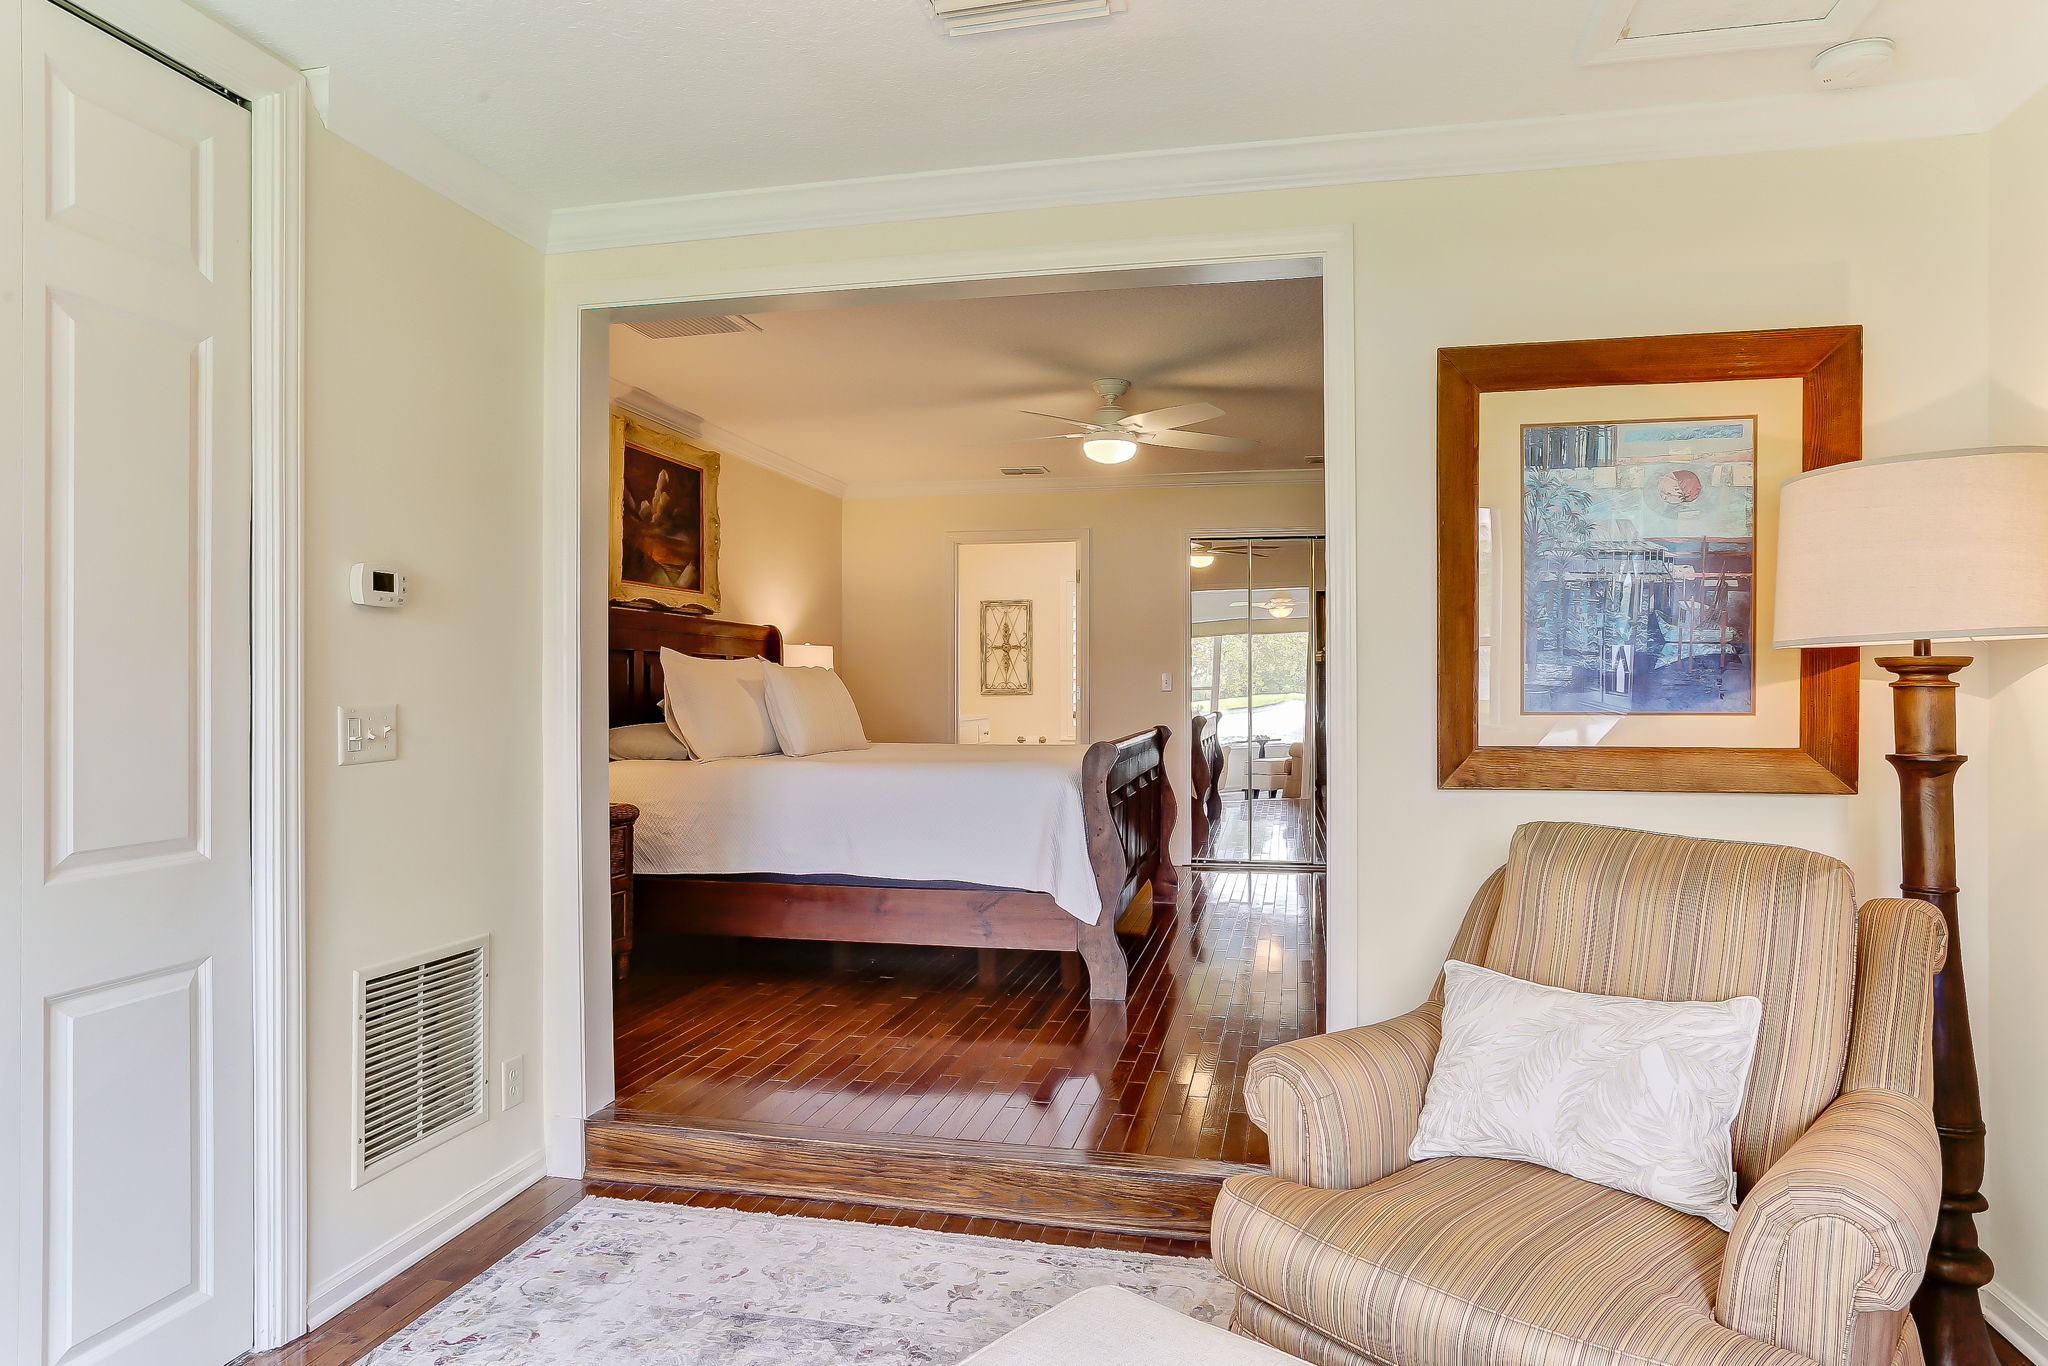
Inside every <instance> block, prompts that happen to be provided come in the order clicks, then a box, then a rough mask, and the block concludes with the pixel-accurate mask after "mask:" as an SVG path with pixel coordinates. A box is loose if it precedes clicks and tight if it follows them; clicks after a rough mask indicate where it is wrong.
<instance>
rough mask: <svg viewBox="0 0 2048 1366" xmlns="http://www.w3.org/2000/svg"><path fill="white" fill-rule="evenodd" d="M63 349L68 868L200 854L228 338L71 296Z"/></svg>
mask: <svg viewBox="0 0 2048 1366" xmlns="http://www.w3.org/2000/svg"><path fill="white" fill-rule="evenodd" d="M48 346H49V363H48V371H47V373H48V384H49V393H48V410H49V422H48V427H47V443H48V468H47V485H46V487H47V489H48V498H49V523H48V541H47V543H48V545H49V561H50V562H49V566H48V578H47V580H46V582H47V585H48V593H49V603H48V607H47V616H46V621H47V623H48V627H47V629H48V631H49V640H48V644H47V654H46V656H45V658H46V660H47V668H48V676H47V678H46V680H45V694H44V695H45V697H46V699H47V704H48V708H49V721H50V726H49V732H48V746H49V748H48V751H47V754H48V765H49V779H50V782H49V800H50V812H49V822H48V825H47V829H48V831H49V836H50V851H49V853H50V873H51V875H52V876H53V877H63V876H65V875H67V874H75V873H79V872H82V871H104V870H106V869H108V868H110V867H112V866H115V865H119V864H123V863H130V862H134V861H136V860H148V861H151V862H155V861H161V860H166V859H173V860H175V859H179V858H190V857H195V856H197V855H198V854H199V853H200V851H201V849H202V847H203V815H204V813H205V811H206V809H207V803H206V800H205V797H206V793H205V791H204V788H205V781H204V779H205V767H204V764H203V761H202V757H201V756H202V755H203V754H204V752H205V749H206V746H205V743H204V735H203V730H204V727H205V723H206V719H207V718H206V708H205V706H204V705H203V704H204V700H205V698H206V694H207V683H208V679H207V677H206V670H205V668H204V662H203V655H202V650H201V640H200V635H201V632H202V630H203V627H204V624H205V623H204V615H205V611H204V609H205V604H206V599H207V593H206V591H205V589H206V585H205V582H204V580H205V577H206V573H205V567H206V565H207V564H208V562H209V560H210V558H211V557H210V556H209V555H208V554H207V553H206V552H207V551H208V550H209V549H210V547H209V546H208V545H206V543H205V538H206V537H207V534H208V532H209V530H210V528H209V525H208V522H209V519H208V518H207V517H205V516H204V515H203V509H205V508H206V507H207V506H208V505H209V503H210V499H209V498H208V496H207V493H208V490H207V488H206V484H207V471H208V465H209V461H208V459H207V456H208V452H207V450H206V428H207V423H206V414H207V413H208V411H209V410H210V407H211V404H210V402H209V400H210V397H211V395H210V393H209V390H210V389H211V387H212V376H211V374H210V371H211V366H210V365H209V363H208V362H209V355H210V349H211V348H210V346H209V344H208V342H207V341H206V340H205V339H204V338H201V337H195V336H192V335H191V334H190V333H189V332H188V331H187V330H186V329H184V328H180V327H177V326H175V325H172V324H169V323H167V322H165V321H163V320H161V319H156V318H151V317H148V316H145V315H142V314H139V313H135V312H129V311H125V310H119V309H115V308H111V307H108V306H106V305H104V304H101V303H97V302H94V301H92V300H87V299H80V298H77V297H68V296H64V295H57V296H54V297H52V298H51V299H50V301H49V338H48ZM110 393H120V394H123V395H124V401H123V402H122V403H121V404H119V405H114V404H110V403H108V402H107V401H106V400H105V397H104V396H105V395H107V394H110ZM136 414H147V415H149V420H148V421H140V422H138V421H136V420H134V415H136Z"/></svg>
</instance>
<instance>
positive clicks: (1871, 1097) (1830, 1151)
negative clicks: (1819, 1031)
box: [1715, 1089, 1941, 1366]
mask: <svg viewBox="0 0 2048 1366" xmlns="http://www.w3.org/2000/svg"><path fill="white" fill-rule="evenodd" d="M1940 1199H1941V1149H1940V1145H1939V1142H1938V1140H1937V1138H1936V1135H1935V1130H1934V1116H1933V1114H1932V1113H1931V1112H1930V1111H1929V1109H1928V1106H1927V1102H1926V1101H1925V1100H1921V1099H1916V1098H1914V1097H1912V1096H1908V1095H1904V1094H1901V1093H1900V1092H1897V1091H1890V1090H1877V1089H1866V1090H1858V1091H1848V1092H1844V1093H1843V1094H1842V1096H1841V1097H1839V1098H1838V1099H1837V1100H1836V1101H1835V1102H1834V1103H1833V1104H1832V1105H1830V1106H1828V1108H1827V1109H1826V1110H1824V1111H1822V1112H1821V1115H1820V1118H1819V1119H1817V1120H1815V1121H1814V1123H1813V1126H1812V1127H1811V1128H1809V1129H1808V1130H1807V1131H1806V1133H1805V1134H1803V1135H1802V1136H1801V1137H1800V1139H1799V1141H1798V1142H1796V1143H1794V1144H1793V1145H1792V1147H1791V1148H1790V1149H1789V1150H1787V1152H1786V1153H1785V1155H1784V1156H1783V1157H1781V1158H1779V1159H1778V1161H1777V1162H1776V1163H1774V1164H1772V1166H1771V1169H1770V1170H1769V1171H1767V1172H1765V1173H1764V1176H1763V1179H1762V1180H1761V1181H1759V1182H1757V1184H1756V1187H1755V1188H1754V1189H1753V1190H1751V1191H1750V1193H1749V1195H1748V1197H1747V1198H1745V1199H1744V1200H1743V1202H1742V1205H1741V1207H1740V1208H1739V1209H1738V1210H1737V1211H1736V1215H1735V1228H1734V1231H1733V1232H1731V1233H1730V1234H1729V1235H1728V1247H1727V1251H1726V1253H1725V1254H1724V1255H1723V1258H1722V1262H1721V1284H1720V1291H1719V1293H1718V1295H1717V1296H1716V1297H1715V1314H1716V1316H1717V1317H1718V1318H1719V1319H1720V1320H1721V1322H1722V1323H1723V1324H1724V1325H1726V1326H1727V1327H1729V1328H1733V1329H1734V1330H1735V1331H1737V1332H1739V1333H1746V1334H1748V1335H1749V1336H1750V1337H1753V1338H1761V1339H1763V1340H1764V1341H1766V1342H1772V1343H1776V1344H1777V1345H1778V1346H1780V1347H1785V1348H1789V1349H1791V1350H1792V1351H1795V1352H1800V1353H1803V1354H1805V1355H1806V1356H1809V1357H1812V1358H1813V1359H1814V1360H1815V1361H1818V1362H1820V1363H1821V1366H1840V1363H1843V1362H1845V1361H1847V1360H1848V1359H1849V1345H1850V1338H1851V1334H1852V1333H1853V1331H1854V1327H1855V1319H1856V1316H1857V1315H1858V1314H1862V1313H1868V1312H1872V1311H1884V1310H1898V1309H1902V1308H1904V1307H1905V1305H1906V1304H1907V1303H1908V1302H1909V1301H1910V1300H1911V1299H1912V1296H1913V1291H1914V1288H1915V1287H1917V1286H1918V1285H1919V1284H1920V1277H1921V1272H1922V1271H1923V1269H1924V1267H1925V1263H1926V1258H1927V1244H1928V1240H1929V1239H1930V1238H1931V1237H1932V1236H1933V1233H1934V1216H1935V1212H1936V1208H1937V1206H1938V1204H1939V1202H1940Z"/></svg>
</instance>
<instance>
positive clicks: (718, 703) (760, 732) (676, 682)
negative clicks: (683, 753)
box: [661, 649, 776, 759]
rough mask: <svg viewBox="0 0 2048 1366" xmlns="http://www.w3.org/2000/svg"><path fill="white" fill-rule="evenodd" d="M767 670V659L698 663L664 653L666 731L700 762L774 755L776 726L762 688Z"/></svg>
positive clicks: (692, 659) (677, 653)
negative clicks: (764, 671) (667, 727)
mask: <svg viewBox="0 0 2048 1366" xmlns="http://www.w3.org/2000/svg"><path fill="white" fill-rule="evenodd" d="M767 667H769V665H768V661H767V660H765V659H699V658H697V657H696V656H695V655H686V654H681V653H679V652H677V651H675V650H669V649H664V650H662V652H661V678H662V691H663V694H664V700H665V701H666V702H667V703H668V708H667V711H666V712H665V713H664V714H665V715H666V716H667V717H668V726H669V729H670V730H672V731H674V732H675V733H676V735H677V736H678V737H679V738H680V739H681V740H682V742H683V743H684V744H686V745H688V746H689V747H690V753H691V754H693V755H695V756H696V757H697V758H699V759H743V758H746V757H748V756H750V755H755V754H773V753H775V752H776V748H775V725H774V723H773V722H771V721H770V720H769V719H768V703H767V699H766V697H765V695H764V691H765V685H764V684H763V682H762V673H763V670H764V669H765V668H767Z"/></svg>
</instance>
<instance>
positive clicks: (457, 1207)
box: [306, 1150, 547, 1328]
mask: <svg viewBox="0 0 2048 1366" xmlns="http://www.w3.org/2000/svg"><path fill="white" fill-rule="evenodd" d="M546 1165H547V1164H546V1163H545V1161H543V1159H542V1154H541V1153H540V1152H539V1151H538V1150H536V1151H534V1152H532V1153H529V1154H527V1155H526V1156H525V1157H522V1158H520V1159H519V1160H518V1161H517V1162H514V1163H513V1164H512V1165H511V1166H509V1167H506V1168H505V1169H504V1170H502V1171H500V1172H498V1173H497V1175H495V1176H492V1177H489V1178H487V1179H486V1180H484V1181H483V1182H482V1183H481V1184H479V1185H476V1186H473V1187H471V1188H470V1189H469V1190H468V1191H465V1192H464V1193H463V1194H461V1195H458V1196H456V1197H455V1198H454V1199H453V1200H451V1201H449V1202H448V1203H447V1204H445V1205H443V1206H441V1208H439V1209H437V1210H434V1211H432V1212H431V1213H429V1214H427V1215H426V1216H425V1217H424V1218H422V1219H420V1220H418V1221H417V1222H415V1223H414V1224H413V1225H412V1226H411V1227H410V1228H407V1229H406V1230H404V1231H403V1232H402V1233H399V1234H398V1235H396V1236H395V1237H392V1238H390V1239H387V1240H386V1241H384V1242H382V1243H380V1244H378V1245H377V1246H376V1247H374V1248H371V1249H370V1250H369V1251H368V1252H366V1253H364V1254H363V1255H362V1256H360V1257H358V1258H356V1259H355V1260H354V1261H352V1262H350V1263H349V1264H348V1265H347V1266H344V1267H342V1268H341V1269H340V1270H339V1271H337V1272H335V1273H334V1274H333V1275H331V1276H326V1277H323V1278H322V1279H321V1280H320V1281H319V1282H317V1283H316V1284H315V1285H314V1286H313V1294H312V1297H311V1299H310V1301H309V1302H308V1304H307V1306H306V1308H307V1317H308V1318H309V1319H310V1320H311V1326H312V1327H315V1328H317V1327H319V1326H320V1325H321V1324H323V1323H325V1322H326V1321H327V1320H329V1319H331V1318H333V1317H334V1316H335V1315H336V1314H339V1313H340V1312H341V1311H342V1310H344V1309H346V1308H348V1307H349V1306H350V1305H351V1304H354V1303H355V1302H356V1301H357V1300H359V1299H361V1298H362V1297H363V1296H365V1295H367V1294H369V1293H370V1292H371V1291H372V1290H375V1289H376V1288H377V1287H378V1286H380V1285H382V1284H384V1282H386V1281H388V1280H390V1279H391V1278H392V1277H393V1276H396V1275H398V1274H399V1273H400V1272H402V1271H404V1270H406V1269H407V1268H409V1267H411V1266H412V1265H413V1264H415V1263H416V1262H419V1261H420V1260H421V1259H423V1258H425V1257H426V1256H427V1255H428V1254H429V1253H431V1252H433V1251H434V1250H435V1249H437V1248H439V1247H441V1246H442V1245H443V1244H444V1243H447V1242H449V1241H451V1240H452V1239H454V1238H455V1237H456V1236H457V1235H458V1234H461V1233H462V1232H464V1231H465V1230H467V1229H468V1228H470V1227H471V1226H472V1225H474V1224H476V1223H477V1222H478V1221H479V1220H481V1219H482V1218H483V1217H484V1216H485V1215H487V1214H489V1213H490V1212H491V1211H492V1210H495V1209H497V1208H498V1207H499V1206H500V1205H502V1204H504V1203H505V1202H506V1201H507V1200H510V1199H511V1198H512V1197H513V1196H515V1195H517V1194H519V1192H521V1191H523V1190H525V1189H526V1188H527V1187H528V1186H531V1185H532V1184H533V1183H534V1182H536V1181H538V1180H540V1179H541V1178H542V1177H543V1176H545V1175H546V1174H547V1173H546V1170H545V1168H546Z"/></svg>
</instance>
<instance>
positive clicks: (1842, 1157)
mask: <svg viewBox="0 0 2048 1366" xmlns="http://www.w3.org/2000/svg"><path fill="white" fill-rule="evenodd" d="M1945 943H1946V935H1945V932H1944V930H1943V926H1942V922H1941V919H1940V917H1939V915H1938V914H1937V913H1936V912H1935V910H1934V908H1933V907H1931V906H1929V905H1927V904H1926V903H1925V902H1920V901H1870V902H1866V903H1864V905H1863V906H1862V908H1861V909H1860V911H1859V909H1858V907H1857V905H1856V902H1855V899H1854V896H1853V892H1852V889H1851V887H1850V882H1849V871H1848V869H1847V868H1845V867H1843V866H1842V865H1841V864H1840V863H1837V862H1836V861H1834V860H1833V859H1829V858H1823V857H1821V856H1820V855H1818V854H1813V853H1808V852H1805V851H1803V850H1799V849H1787V848H1782V847H1779V846H1775V845H1761V844H1734V843H1727V842H1723V841H1716V840H1697V839H1682V838H1679V837H1676V836H1671V835H1652V834H1644V833H1641V832H1638V831H1629V830H1611V829H1606V828H1603V827H1598V826H1587V825H1557V824H1544V825H1526V826H1523V827H1522V828H1521V829H1520V830H1518V831H1516V832H1515V836H1514V840H1513V843H1512V846H1511V848H1510V852H1509V855H1508V862H1507V866H1506V867H1505V868H1503V869H1501V870H1500V871H1499V872H1496V873H1495V874H1494V875H1493V876H1492V878H1490V879H1489V880H1488V881H1487V883H1486V885H1485V886H1484V887H1482V888H1481V889H1480V891H1479V895H1478V897H1477V898H1476V899H1475V900H1474V901H1473V903H1472V908H1471V910H1470V912H1469V913H1468V914H1467V915H1466V917H1465V923H1464V926H1463V928H1462V929H1461V930H1460V931H1459V933H1458V938H1457V942H1456V943H1455V944H1454V945H1453V946H1452V948H1451V956H1452V957H1453V958H1457V959H1462V960H1464V961H1467V962H1472V963H1478V964H1481V965H1482V966H1485V967H1489V968H1492V969H1494V970H1496V971H1499V972H1504V973H1507V974H1510V975H1512V976H1515V977H1521V978H1525V979H1527V980H1530V981H1535V982H1542V983H1546V984H1548V985H1552V986H1563V987H1570V988H1572V989H1574V990H1579V991H1592V992H1600V993H1603V994H1607V995H1619V996H1637V997H1648V998H1655V999H1661V1000H1712V1001H1717V1000H1724V999H1726V998H1728V997H1731V996H1738V995H1754V996H1758V997H1760V998H1762V1000H1763V1003H1764V1009H1763V1023H1762V1028H1761V1032H1760V1035H1759V1039H1758V1045H1757V1053H1756V1059H1755V1062H1754V1064H1753V1066H1752V1069H1751V1074H1750V1078H1749V1084H1748V1089H1747V1091H1746V1092H1745V1095H1744V1100H1743V1106H1742V1110H1741V1112H1740V1114H1739V1115H1738V1117H1737V1119H1736V1122H1735V1130H1734V1165H1735V1170H1736V1174H1737V1178H1738V1183H1739V1186H1740V1190H1741V1193H1742V1197H1741V1201H1740V1204H1739V1206H1738V1209H1737V1213H1736V1217H1735V1227H1734V1230H1733V1231H1732V1232H1731V1233H1726V1234H1724V1233H1722V1232H1721V1231H1720V1230H1719V1229H1717V1228H1715V1227H1714V1226H1713V1225H1712V1224H1710V1223H1708V1222H1707V1221H1706V1220H1705V1219H1701V1218H1698V1217H1696V1216H1694V1215H1689V1214H1680V1213H1678V1212H1677V1211H1675V1210H1672V1209H1668V1208H1666V1207H1665V1206H1663V1205H1659V1204H1654V1203H1652V1202H1650V1201H1648V1200H1643V1199H1640V1198H1638V1197H1636V1196H1633V1195H1626V1194H1623V1193H1621V1192H1618V1191H1613V1190H1609V1189H1607V1188H1606V1187H1604V1186H1596V1185H1591V1184H1589V1183H1587V1182H1583V1181H1579V1180H1577V1179H1575V1178H1573V1177H1569V1176H1564V1175H1561V1174H1559V1173H1557V1172H1553V1171H1550V1170H1547V1169H1545V1168H1542V1167H1536V1166H1530V1165H1527V1164H1525V1163H1520V1162H1505V1161H1500V1160H1497V1159H1492V1158H1474V1157H1450V1158H1438V1159H1435V1160H1431V1161H1424V1162H1412V1163H1411V1162H1410V1161H1409V1160H1408V1156H1407V1153H1408V1145H1409V1143H1410V1141H1411V1140H1412V1139H1413V1137H1414V1134H1415V1129H1416V1120H1417V1116H1418V1114H1419V1112H1420V1111H1421V1108H1422V1099H1423V1091H1424V1088H1425V1087H1426V1086H1427V1084H1428V1081H1429V1074H1430V1067H1431V1064H1432V1062H1433V1060H1434V1058H1435V1056H1436V1048H1437V1043H1438V1036H1439V1023H1438V1021H1439V1016H1440V1013H1441V992H1442V984H1441V982H1439V984H1438V987H1437V995H1436V996H1433V997H1432V999H1431V1000H1430V1001H1429V1002H1428V1003H1426V1004H1424V1005H1423V1006H1421V1007H1420V1008H1419V1009H1417V1010H1415V1011H1412V1012H1411V1013H1409V1014H1407V1015H1403V1016H1401V1017H1400V1018H1398V1019H1394V1020H1388V1021H1386V1022H1385V1023H1383V1024H1377V1025H1371V1026H1368V1027H1366V1028H1364V1029H1351V1030H1345V1031H1344V1032H1342V1033H1338V1034H1328V1035H1324V1036H1323V1037H1321V1038H1315V1039H1305V1040H1302V1041H1300V1042H1298V1043H1290V1044H1283V1045H1281V1046H1279V1047H1277V1048H1271V1049H1267V1050H1266V1051H1265V1052H1263V1053H1261V1054H1260V1055H1259V1056H1258V1057H1257V1058H1256V1059H1255V1060H1254V1061H1253V1063H1252V1066H1251V1071H1250V1079H1249V1082H1248V1084H1247V1086H1248V1090H1249V1093H1250V1102H1251V1112H1252V1115H1253V1117H1254V1118H1255V1119H1257V1120H1258V1122H1259V1124H1260V1125H1261V1126H1262V1127H1263V1128H1264V1129H1265V1131H1266V1133H1267V1135H1268V1137H1269V1138H1270V1139H1271V1142H1272V1168H1273V1169H1272V1174H1271V1175H1270V1176H1268V1175H1250V1176H1238V1177H1234V1178H1232V1179H1231V1180H1230V1181H1228V1182H1227V1183H1225V1185H1224V1187H1223V1194H1222V1197H1221V1199H1220V1200H1219V1201H1218V1203H1217V1206H1216V1221H1215V1226H1214V1234H1213V1238H1214V1245H1215V1252H1216V1262H1217V1265H1218V1266H1219V1267H1220V1268H1221V1269H1222V1271H1223V1273H1224V1274H1225V1275H1227V1276H1229V1277H1230V1278H1231V1280H1233V1281H1235V1282H1236V1283H1237V1285H1238V1286H1239V1287H1240V1289H1241V1291H1242V1293H1241V1294H1240V1296H1239V1299H1238V1308H1237V1316H1236V1321H1235V1325H1234V1326H1235V1327H1236V1328H1237V1330H1238V1331H1239V1332H1241V1333H1244V1334H1246V1335H1248V1336H1250V1337H1254V1338H1258V1339H1260V1340H1262V1341H1264V1342H1267V1343H1270V1344H1272V1345H1273V1346H1276V1347H1279V1348H1281V1349H1283V1350H1285V1351H1289V1352H1292V1353H1294V1354H1295V1355H1297V1356H1301V1357H1305V1358H1307V1359H1308V1360H1310V1361H1312V1362H1319V1363H1325V1364H1326V1366H1334V1364H1335V1363H1343V1366H1355V1364H1356V1363H1386V1364H1388V1366H1815V1363H1819V1366H1919V1362H1920V1347H1919V1342H1918V1339H1917V1337H1916V1335H1915V1333H1914V1330H1913V1323H1912V1320H1911V1318H1910V1317H1909V1316H1908V1314H1907V1305H1908V1302H1909V1301H1910V1299H1911V1298H1912V1295H1913V1291H1914V1288H1915V1287H1916V1286H1917V1285H1918V1284H1919V1282H1920V1276H1921V1267H1922V1263H1923V1260H1924V1258H1925V1256H1926V1252H1927V1243H1928V1239H1929V1237H1930V1235H1931V1233H1932V1231H1933V1227H1934V1215H1935V1207H1936V1203H1937V1200H1938V1198H1939V1194H1940V1171H1941V1166H1940V1156H1939V1152H1938V1150H1937V1148H1936V1142H1935V1130H1934V1120H1933V1117H1932V1115H1931V1113H1930V1110H1929V1103H1928V1098H1929V1067H1930V1064H1929V1049H1928V1034H1929V1010H1930V981H1931V978H1932V975H1933V973H1934V971H1935V969H1936V968H1937V967H1938V966H1939V965H1940V962H1941V957H1942V954H1943V952H1944V949H1945Z"/></svg>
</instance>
